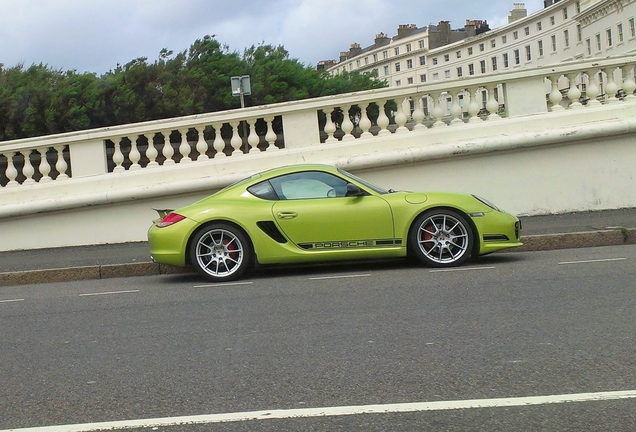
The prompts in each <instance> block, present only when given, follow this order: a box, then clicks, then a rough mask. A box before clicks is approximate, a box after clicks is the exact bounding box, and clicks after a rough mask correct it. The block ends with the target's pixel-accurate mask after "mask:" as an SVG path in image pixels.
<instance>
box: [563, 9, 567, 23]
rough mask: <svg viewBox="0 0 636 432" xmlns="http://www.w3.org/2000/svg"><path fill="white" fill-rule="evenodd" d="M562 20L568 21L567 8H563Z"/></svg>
mask: <svg viewBox="0 0 636 432" xmlns="http://www.w3.org/2000/svg"><path fill="white" fill-rule="evenodd" d="M563 19H564V20H566V19H568V8H567V7H564V8H563Z"/></svg>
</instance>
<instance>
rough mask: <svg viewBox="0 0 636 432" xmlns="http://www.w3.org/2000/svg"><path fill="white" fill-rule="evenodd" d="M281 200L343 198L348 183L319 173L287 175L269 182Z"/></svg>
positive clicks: (308, 172)
mask: <svg viewBox="0 0 636 432" xmlns="http://www.w3.org/2000/svg"><path fill="white" fill-rule="evenodd" d="M269 182H270V183H271V185H272V187H273V188H274V191H275V192H276V194H277V195H278V197H279V198H280V199H283V200H284V199H287V200H292V199H312V198H335V197H343V196H345V194H346V193H347V182H346V181H345V180H343V179H341V178H340V177H336V176H334V175H331V174H328V173H323V172H319V171H305V172H301V173H294V174H287V175H284V176H280V177H276V178H273V179H271V180H270V181H269Z"/></svg>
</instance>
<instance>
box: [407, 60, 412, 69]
mask: <svg viewBox="0 0 636 432" xmlns="http://www.w3.org/2000/svg"><path fill="white" fill-rule="evenodd" d="M406 68H407V69H413V60H411V59H408V60H407V61H406Z"/></svg>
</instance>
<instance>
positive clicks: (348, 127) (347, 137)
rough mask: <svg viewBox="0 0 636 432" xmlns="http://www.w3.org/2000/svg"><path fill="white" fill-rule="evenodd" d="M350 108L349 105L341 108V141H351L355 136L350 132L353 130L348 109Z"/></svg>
mask: <svg viewBox="0 0 636 432" xmlns="http://www.w3.org/2000/svg"><path fill="white" fill-rule="evenodd" d="M350 110H351V105H346V106H345V107H344V108H343V109H342V124H341V125H340V129H342V132H344V135H343V136H342V141H351V140H353V139H355V137H354V136H353V135H352V134H351V132H352V131H353V122H352V121H351V117H349V111H350Z"/></svg>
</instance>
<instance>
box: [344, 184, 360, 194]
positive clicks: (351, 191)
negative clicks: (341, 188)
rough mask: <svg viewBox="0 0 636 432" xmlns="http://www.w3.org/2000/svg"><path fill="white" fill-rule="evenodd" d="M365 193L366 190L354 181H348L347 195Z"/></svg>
mask: <svg viewBox="0 0 636 432" xmlns="http://www.w3.org/2000/svg"><path fill="white" fill-rule="evenodd" d="M362 195H365V193H364V191H363V190H362V189H360V188H359V187H358V186H356V185H354V184H353V183H347V193H346V195H345V196H348V197H351V196H362Z"/></svg>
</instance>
